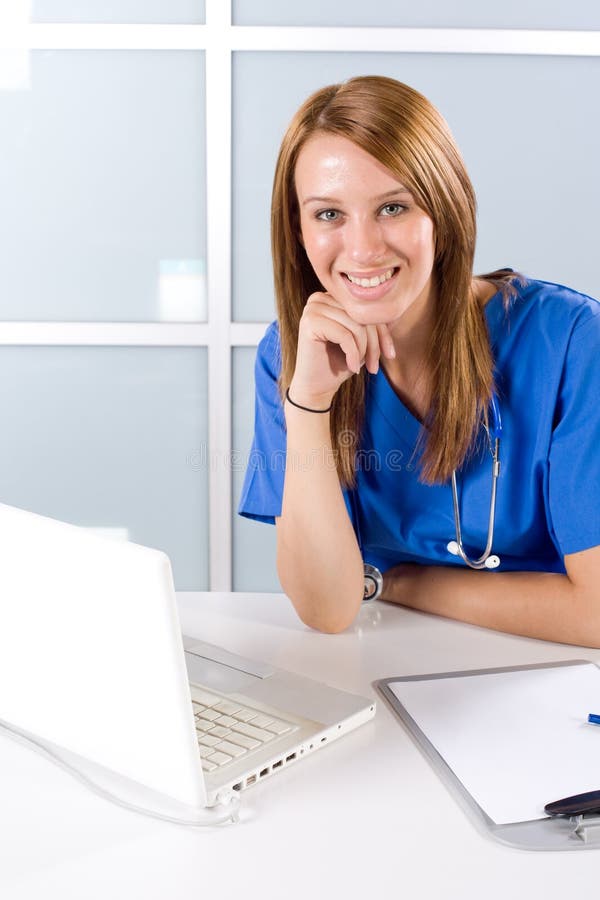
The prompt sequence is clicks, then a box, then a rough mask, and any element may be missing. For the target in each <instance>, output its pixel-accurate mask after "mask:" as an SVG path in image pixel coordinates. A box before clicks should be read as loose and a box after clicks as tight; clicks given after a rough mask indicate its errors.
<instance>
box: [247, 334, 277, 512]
mask: <svg viewBox="0 0 600 900" xmlns="http://www.w3.org/2000/svg"><path fill="white" fill-rule="evenodd" d="M280 371H281V350H280V343H279V329H278V327H277V323H276V322H274V323H273V324H271V325H270V326H269V328H268V329H267V331H266V333H265V336H264V337H263V339H262V341H261V342H260V344H259V345H258V351H257V354H256V363H255V366H254V379H255V391H256V394H255V410H254V440H253V442H252V448H251V450H250V456H249V459H248V468H247V469H246V476H245V479H244V486H243V488H242V495H241V498H240V503H239V506H238V513H239V514H240V515H241V516H246V517H247V518H249V519H257V520H258V521H260V522H269V523H271V524H274V522H275V516H279V515H280V514H281V502H282V497H283V482H284V475H285V456H286V432H285V418H284V413H283V405H282V403H281V399H280V396H279V387H278V378H279V373H280Z"/></svg>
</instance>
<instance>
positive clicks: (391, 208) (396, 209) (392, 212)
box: [381, 203, 406, 217]
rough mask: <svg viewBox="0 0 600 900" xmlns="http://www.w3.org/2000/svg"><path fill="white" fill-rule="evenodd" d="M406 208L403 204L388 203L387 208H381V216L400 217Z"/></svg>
mask: <svg viewBox="0 0 600 900" xmlns="http://www.w3.org/2000/svg"><path fill="white" fill-rule="evenodd" d="M405 209H406V206H403V205H402V204H401V203H386V204H385V206H382V207H381V214H382V215H383V216H391V217H393V216H399V215H400V213H401V212H404V210H405Z"/></svg>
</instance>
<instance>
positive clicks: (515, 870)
mask: <svg viewBox="0 0 600 900" xmlns="http://www.w3.org/2000/svg"><path fill="white" fill-rule="evenodd" d="M178 601H179V608H180V616H181V624H182V629H183V631H184V633H186V634H189V635H191V636H192V637H197V638H202V639H204V640H207V641H209V642H213V643H217V644H222V645H223V646H225V647H227V648H228V649H231V650H233V651H235V652H237V653H241V654H244V655H247V656H254V657H256V658H258V659H263V660H265V661H267V662H270V663H272V664H275V665H277V666H280V667H282V668H287V669H290V670H292V671H295V672H299V673H301V674H303V675H309V676H311V677H312V678H316V679H318V680H322V681H325V682H328V683H330V684H332V685H335V686H336V687H340V688H344V689H347V690H350V691H354V692H358V693H363V694H366V695H367V696H369V695H371V694H373V693H374V690H373V687H372V682H373V681H374V680H376V679H378V678H382V677H386V676H391V675H400V674H405V675H409V674H418V673H427V672H436V671H440V672H441V671H450V670H461V669H470V668H473V669H476V668H484V667H490V666H504V665H523V664H527V663H536V662H545V661H550V660H560V659H573V658H586V659H592V660H594V661H596V662H600V651H596V650H587V649H586V650H580V649H578V648H576V647H567V646H563V645H560V644H547V643H544V642H541V641H535V640H529V639H526V638H516V637H511V636H508V635H502V634H498V633H496V632H491V631H485V630H483V629H480V628H475V627H473V626H469V625H462V624H460V623H456V622H451V621H448V620H445V619H439V618H436V617H430V616H427V615H425V614H422V613H417V612H412V611H409V610H404V609H400V608H397V607H393V606H388V605H387V604H382V603H376V604H372V605H365V606H364V607H363V609H362V610H361V612H360V615H359V618H358V620H357V622H356V623H355V625H354V626H353V627H352V628H351V629H349V630H348V631H346V632H344V633H343V634H341V635H322V634H318V633H315V632H312V631H310V630H309V629H307V628H306V627H305V626H304V625H302V623H301V622H300V621H299V620H298V619H297V617H296V615H295V613H294V612H293V610H292V608H291V606H290V604H289V602H288V601H287V600H286V599H285V598H284V597H282V596H280V595H277V594H262V595H259V594H241V593H240V594H217V593H215V594H203V593H195V594H180V595H179V597H178ZM0 790H1V796H2V802H1V803H0V838H1V840H0V896H2V897H3V898H4V900H33V898H35V900H38V898H39V897H44V898H45V900H50V898H51V900H54V898H57V900H58V898H60V900H70V898H73V900H75V898H77V900H81V898H85V900H96V898H98V900H100V898H102V900H105V898H106V897H108V896H110V897H112V898H115V900H121V898H123V900H125V898H127V900H137V898H144V900H154V898H156V900H159V898H160V900H164V898H166V897H168V898H169V900H183V898H185V900H187V898H190V900H191V898H194V900H196V898H198V897H202V896H203V894H204V891H205V889H206V887H207V886H208V885H211V886H214V887H215V889H216V892H217V896H218V897H219V900H230V898H231V900H233V898H236V900H237V898H239V897H240V896H244V895H245V896H248V895H250V896H251V897H252V898H254V897H256V898H264V900H275V898H277V900H280V898H281V897H285V898H286V900H300V898H302V900H306V898H307V897H310V896H312V897H316V898H319V900H320V898H324V897H326V896H331V897H340V896H343V897H344V898H348V900H353V898H364V897H365V896H375V897H386V896H391V891H392V890H402V889H405V890H411V891H415V890H418V892H419V893H418V895H419V897H421V898H424V900H429V898H431V900H433V898H435V900H437V898H439V897H440V896H444V897H449V898H454V897H456V898H458V897H460V898H465V900H471V898H473V900H474V898H478V900H479V898H481V897H485V898H486V900H496V898H497V900H506V898H508V897H517V898H521V897H527V896H531V897H535V896H541V895H543V896H544V898H545V900H552V898H557V900H558V898H561V900H562V898H563V897H564V896H566V895H567V894H571V895H572V894H573V893H574V894H578V893H581V894H583V893H585V892H587V891H588V890H589V888H590V886H592V885H593V884H594V883H595V880H596V876H597V868H598V861H599V860H600V851H598V850H596V851H586V852H581V853H564V852H562V853H560V852H556V853H532V852H525V851H519V850H514V849H511V848H508V847H504V846H502V845H501V844H498V843H496V842H494V841H493V840H492V839H490V838H487V837H485V836H483V835H482V834H480V833H479V832H478V831H477V830H476V829H475V827H474V826H473V824H472V823H471V821H470V820H468V819H467V818H466V817H465V814H464V813H463V811H462V810H461V809H460V807H459V806H458V805H457V803H456V802H455V800H454V799H453V798H452V796H451V795H450V794H449V793H448V791H447V790H446V788H445V787H444V785H443V784H442V782H441V781H440V780H439V778H438V776H437V775H436V774H435V772H434V771H433V770H432V769H431V767H430V765H429V764H428V762H427V761H426V760H425V759H424V758H423V756H422V755H421V753H420V752H419V750H418V749H417V748H416V747H415V745H414V744H413V742H412V741H411V739H410V737H409V736H408V734H407V733H406V732H405V731H404V729H403V727H402V726H401V725H400V724H399V722H398V721H397V720H396V719H395V718H394V716H393V715H392V713H391V712H390V711H389V709H388V708H387V707H386V705H385V703H384V702H383V701H382V700H381V699H379V702H378V711H377V715H376V717H375V719H374V720H373V721H372V722H370V723H368V724H367V725H364V726H362V727H361V728H360V729H358V730H357V731H355V732H354V733H352V734H351V735H348V736H346V737H345V738H343V739H342V740H340V741H338V742H336V743H334V744H332V745H330V746H328V747H326V748H324V749H323V750H321V751H319V753H316V754H314V755H313V756H311V757H308V758H307V759H305V760H303V761H302V763H299V764H297V765H295V766H291V767H290V768H289V769H284V770H283V771H282V772H281V773H279V774H278V775H277V777H273V778H271V779H269V780H268V781H266V782H264V783H262V784H258V785H257V786H256V787H254V788H251V789H249V790H248V791H246V792H244V794H243V795H242V798H243V805H242V815H241V821H240V823H239V824H238V825H237V826H233V827H232V826H227V827H222V828H215V829H199V830H192V829H186V828H183V827H181V826H176V825H170V824H168V823H162V822H157V821H153V820H150V819H147V818H144V817H141V816H138V815H136V814H134V813H131V812H128V811H126V810H122V809H119V808H117V807H115V806H113V805H112V804H110V803H108V802H106V801H104V800H103V799H101V798H99V797H97V796H95V795H93V794H92V793H90V792H89V791H88V790H87V789H86V788H84V787H83V786H81V785H80V784H79V783H78V782H76V781H75V780H74V779H72V778H71V777H70V776H69V775H67V774H66V773H64V772H63V771H62V770H60V769H58V768H57V767H55V766H53V765H52V764H51V763H49V762H47V761H46V760H45V759H44V758H42V757H40V756H39V755H37V754H35V753H34V752H31V751H29V750H28V749H27V748H24V747H23V746H21V745H19V744H18V743H16V742H14V741H12V740H10V739H8V738H6V737H4V736H2V735H0Z"/></svg>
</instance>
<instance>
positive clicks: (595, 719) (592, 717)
mask: <svg viewBox="0 0 600 900" xmlns="http://www.w3.org/2000/svg"><path fill="white" fill-rule="evenodd" d="M588 722H589V723H590V725H600V716H599V715H598V714H597V713H590V714H589V716H588Z"/></svg>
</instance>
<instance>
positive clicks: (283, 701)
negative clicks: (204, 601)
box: [0, 504, 375, 809]
mask: <svg viewBox="0 0 600 900" xmlns="http://www.w3.org/2000/svg"><path fill="white" fill-rule="evenodd" d="M0 557H1V558H0V720H1V721H3V722H5V723H8V724H9V725H13V726H15V727H16V728H17V729H19V730H20V731H21V732H23V733H25V734H28V735H34V736H37V738H38V739H41V740H42V741H43V742H44V745H47V746H48V747H51V748H55V749H58V751H60V753H61V754H62V755H63V756H64V754H65V753H66V754H67V756H68V758H69V759H71V760H75V767H76V768H78V769H80V770H81V769H82V767H83V764H84V763H85V764H86V765H87V766H88V767H91V769H92V770H93V772H94V773H95V774H96V776H97V773H98V772H104V773H108V774H109V776H110V778H111V779H112V782H111V784H112V788H111V789H112V790H113V792H114V786H115V784H117V782H118V785H119V787H118V788H117V792H118V790H121V789H122V790H125V786H126V787H127V788H128V789H131V788H132V787H133V788H135V789H137V788H139V787H141V788H142V790H143V791H144V792H148V791H150V792H152V795H153V796H154V797H159V798H162V799H164V800H168V801H173V802H174V803H175V804H183V805H184V806H185V808H186V809H189V808H193V809H199V808H202V807H206V806H212V805H214V804H215V803H216V802H217V798H218V796H219V795H221V796H222V795H223V792H224V791H227V790H230V789H233V790H237V791H240V790H243V789H244V788H246V787H249V786H250V785H253V784H255V783H257V782H260V781H261V780H262V779H264V778H267V777H269V776H271V775H272V774H274V773H276V772H277V771H279V770H281V769H283V768H284V767H285V766H288V765H291V764H295V763H296V762H298V761H299V760H300V759H302V758H303V757H305V756H307V755H308V754H310V753H312V752H314V751H315V750H317V749H319V748H321V747H323V746H325V745H326V744H327V743H329V742H331V741H332V740H335V739H336V738H338V737H341V736H342V735H343V734H346V733H347V732H348V731H350V730H352V729H353V728H355V727H356V726H358V725H360V724H361V723H363V722H365V721H367V720H368V719H370V718H371V717H372V716H373V715H374V712H375V703H374V701H373V700H370V699H368V698H365V697H359V696H356V695H353V694H349V693H345V692H343V691H340V690H337V689H334V688H331V687H328V686H326V685H323V684H320V683H317V682H314V681H311V680H309V679H306V678H302V677H299V676H297V675H293V674H291V673H289V672H284V671H281V670H277V669H274V668H272V667H271V666H267V665H264V664H261V663H259V662H255V661H252V660H248V659H244V658H241V657H239V656H236V655H234V654H232V653H228V652H227V651H225V650H223V649H221V648H218V647H214V646H211V645H208V644H204V643H202V642H200V641H196V640H191V639H186V638H183V639H182V636H181V631H180V626H179V619H178V614H177V607H176V602H175V593H174V589H173V579H172V574H171V565H170V562H169V559H168V557H167V556H166V555H165V554H164V553H162V552H161V551H158V550H152V549H150V548H148V547H142V546H140V545H138V544H133V543H130V542H128V541H118V540H113V539H111V538H108V537H104V536H101V535H98V534H96V533H94V532H93V531H90V530H88V529H85V528H79V527H77V526H74V525H68V524H66V523H64V522H59V521H57V520H55V519H50V518H47V517H44V516H39V515H36V514H34V513H31V512H26V511H25V510H21V509H16V508H15V507H11V506H6V505H2V504H0ZM184 646H185V650H184ZM115 779H116V781H115ZM96 780H97V777H96ZM129 793H130V795H131V791H129ZM134 793H135V791H134Z"/></svg>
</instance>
